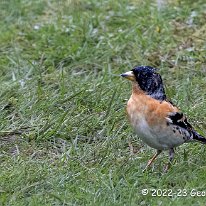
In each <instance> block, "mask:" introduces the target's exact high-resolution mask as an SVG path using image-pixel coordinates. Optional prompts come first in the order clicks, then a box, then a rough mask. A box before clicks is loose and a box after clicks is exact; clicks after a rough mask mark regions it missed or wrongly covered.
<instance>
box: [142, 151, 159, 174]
mask: <svg viewBox="0 0 206 206" xmlns="http://www.w3.org/2000/svg"><path fill="white" fill-rule="evenodd" d="M161 152H162V150H157V153H156V154H155V155H154V156H153V157H152V158H151V159H150V160H149V161H148V163H147V166H146V167H145V169H144V170H143V172H144V171H145V170H146V169H147V168H148V167H149V166H150V165H151V164H152V163H153V161H154V160H155V159H156V158H157V156H158V155H159V154H160V153H161Z"/></svg>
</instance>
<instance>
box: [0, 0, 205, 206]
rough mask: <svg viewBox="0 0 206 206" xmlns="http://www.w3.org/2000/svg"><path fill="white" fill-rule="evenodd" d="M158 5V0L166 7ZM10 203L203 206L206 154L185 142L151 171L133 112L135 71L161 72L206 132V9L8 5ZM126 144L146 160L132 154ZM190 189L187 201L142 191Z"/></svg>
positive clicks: (5, 152)
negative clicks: (129, 105) (125, 76)
mask: <svg viewBox="0 0 206 206" xmlns="http://www.w3.org/2000/svg"><path fill="white" fill-rule="evenodd" d="M158 2H159V3H158ZM0 9H1V13H0V19H1V21H0V44H1V47H0V95H1V99H0V110H1V116H0V128H1V129H0V148H1V150H0V165H1V170H0V203H1V205H35V206H36V205H166V204H167V205H184V204H187V205H204V204H205V197H196V198H195V197H190V194H189V192H190V191H191V190H192V189H193V188H194V189H195V190H198V191H206V176H205V173H206V162H205V153H206V150H205V147H204V145H200V144H198V143H197V144H196V143H194V144H185V145H183V146H181V147H179V148H178V149H177V152H176V157H175V161H174V165H173V166H172V168H171V170H170V171H169V172H168V173H167V174H164V173H163V172H162V167H163V165H164V164H165V163H166V162H167V153H164V154H163V155H160V157H159V158H158V160H157V161H156V162H155V164H154V166H153V168H152V170H150V171H147V172H146V173H142V169H143V168H144V167H145V164H146V162H147V160H148V159H149V158H150V156H152V154H153V152H154V151H153V150H152V149H150V148H148V147H147V146H145V145H144V144H142V142H141V141H140V140H139V139H138V137H137V136H136V135H135V134H134V133H133V131H132V129H131V127H130V125H129V124H128V122H127V118H126V115H125V104H126V102H127V99H128V98H129V96H130V92H131V91H130V89H131V88H130V86H131V85H130V84H129V83H128V82H126V81H124V80H122V79H121V78H120V77H119V74H120V73H122V72H124V71H128V70H130V69H131V68H132V67H133V66H135V65H150V66H154V67H157V68H159V69H160V73H161V74H162V77H163V79H164V82H165V86H166V91H167V94H168V97H169V98H170V99H171V100H172V101H173V102H174V103H175V104H176V105H178V106H179V107H180V108H181V109H182V111H183V112H185V113H186V114H187V116H188V117H189V120H190V122H191V123H192V124H193V125H194V127H195V128H196V129H197V130H198V131H199V132H200V133H201V134H203V135H205V134H206V132H205V130H206V123H205V120H206V117H205V116H206V107H205V103H206V92H205V91H206V86H205V82H206V73H205V72H206V59H205V54H206V53H205V49H206V41H205V40H206V39H205V34H206V23H205V19H206V4H205V1H204V0H197V1H195V2H194V1H186V0H183V1H178V0H177V1H149V0H146V1H143V0H127V1H126V0H122V1H112V0H104V1H103V0H100V1H97V0H89V1H86V0H76V1H74V0H67V1H66V0H62V1H55V0H36V1H29V0H13V1H11V0H9V1H1V2H0ZM128 142H132V144H133V146H134V147H135V148H136V153H135V154H131V153H130V151H129V148H128ZM144 188H147V189H172V190H173V191H174V192H177V190H178V189H186V190H187V192H188V195H187V196H186V197H177V196H175V195H174V196H173V197H152V198H151V194H149V195H146V196H143V195H142V194H141V190H142V189H144Z"/></svg>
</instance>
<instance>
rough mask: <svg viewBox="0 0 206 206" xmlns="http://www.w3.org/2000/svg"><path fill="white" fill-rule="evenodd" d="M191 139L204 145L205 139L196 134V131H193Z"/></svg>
mask: <svg viewBox="0 0 206 206" xmlns="http://www.w3.org/2000/svg"><path fill="white" fill-rule="evenodd" d="M193 139H194V140H196V141H198V142H201V143H202V144H206V138H205V137H203V136H201V135H200V134H198V133H197V132H196V131H194V130H193Z"/></svg>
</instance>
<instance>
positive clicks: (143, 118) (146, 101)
mask: <svg viewBox="0 0 206 206" xmlns="http://www.w3.org/2000/svg"><path fill="white" fill-rule="evenodd" d="M121 76H122V77H125V78H126V79H128V80H131V82H132V95H131V97H130V99H129V101H128V102H127V107H126V111H127V114H128V118H129V121H130V123H131V125H132V126H133V128H134V130H135V132H136V133H137V135H138V137H139V138H140V139H141V140H142V141H143V142H145V143H146V144H147V145H149V146H150V147H152V148H154V149H156V150H157V152H156V154H155V155H154V156H153V157H152V158H151V159H150V160H149V161H148V164H147V166H146V168H145V169H147V168H148V167H149V166H150V165H151V164H152V162H153V161H154V160H155V159H156V158H157V156H158V155H159V154H160V153H161V152H162V151H164V150H169V163H168V164H167V166H166V168H165V170H166V171H167V169H168V168H169V166H170V165H171V162H172V160H173V158H174V148H176V147H177V146H179V145H181V144H183V143H186V142H192V141H198V142H201V143H204V144H205V143H206V138H204V137H203V136H201V135H200V134H198V133H197V132H196V131H195V130H194V129H193V127H192V126H191V124H189V123H188V121H187V118H186V117H185V116H184V115H183V113H181V112H180V110H179V109H178V108H177V107H176V106H175V105H174V104H173V103H172V102H171V101H168V100H167V97H166V94H165V90H164V86H163V81H162V78H161V76H160V74H159V73H157V69H155V68H153V67H150V66H139V67H135V68H134V69H132V70H131V71H129V72H126V73H124V74H121Z"/></svg>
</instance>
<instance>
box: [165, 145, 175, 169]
mask: <svg viewBox="0 0 206 206" xmlns="http://www.w3.org/2000/svg"><path fill="white" fill-rule="evenodd" d="M174 155H175V151H174V148H171V149H170V150H169V162H168V164H166V166H165V168H164V172H167V171H168V169H169V168H170V167H171V164H172V161H173V159H174Z"/></svg>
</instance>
